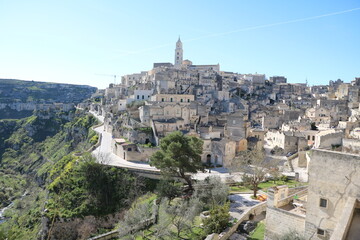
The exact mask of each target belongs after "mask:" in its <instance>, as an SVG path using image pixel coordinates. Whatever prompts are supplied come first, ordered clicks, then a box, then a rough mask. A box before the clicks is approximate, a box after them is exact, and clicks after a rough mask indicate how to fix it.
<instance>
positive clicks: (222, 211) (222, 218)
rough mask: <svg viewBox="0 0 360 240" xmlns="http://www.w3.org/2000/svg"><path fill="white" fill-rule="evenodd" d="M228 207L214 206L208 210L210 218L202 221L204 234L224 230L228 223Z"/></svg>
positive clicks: (226, 204) (227, 204)
mask: <svg viewBox="0 0 360 240" xmlns="http://www.w3.org/2000/svg"><path fill="white" fill-rule="evenodd" d="M229 208H230V205H229V203H225V204H224V205H216V206H215V207H214V208H213V209H212V210H210V217H208V218H205V219H204V221H203V222H204V228H205V233H206V234H211V233H220V232H221V231H222V230H224V229H225V228H226V227H227V226H228V223H229V219H230V213H229Z"/></svg>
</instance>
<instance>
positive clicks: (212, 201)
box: [194, 176, 229, 208]
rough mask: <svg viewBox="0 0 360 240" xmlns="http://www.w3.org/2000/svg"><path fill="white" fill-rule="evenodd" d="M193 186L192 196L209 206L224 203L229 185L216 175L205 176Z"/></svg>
mask: <svg viewBox="0 0 360 240" xmlns="http://www.w3.org/2000/svg"><path fill="white" fill-rule="evenodd" d="M194 188H195V192H194V197H197V198H199V199H200V201H201V202H203V203H204V204H206V205H207V206H208V207H209V208H213V207H214V206H216V205H223V204H225V203H226V201H227V196H228V195H229V187H228V186H227V185H226V184H225V183H223V182H222V181H221V179H220V177H217V176H216V177H215V176H212V177H207V178H205V180H204V181H199V182H197V183H196V184H195V185H194Z"/></svg>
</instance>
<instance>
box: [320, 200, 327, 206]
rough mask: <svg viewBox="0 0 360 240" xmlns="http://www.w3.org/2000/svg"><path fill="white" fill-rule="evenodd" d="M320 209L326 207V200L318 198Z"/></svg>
mask: <svg viewBox="0 0 360 240" xmlns="http://www.w3.org/2000/svg"><path fill="white" fill-rule="evenodd" d="M320 207H323V208H326V207H327V199H325V198H320Z"/></svg>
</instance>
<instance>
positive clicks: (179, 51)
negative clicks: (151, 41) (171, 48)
mask: <svg viewBox="0 0 360 240" xmlns="http://www.w3.org/2000/svg"><path fill="white" fill-rule="evenodd" d="M182 61H183V48H182V42H181V40H180V37H179V40H178V41H177V42H176V48H175V68H180V67H181V65H182Z"/></svg>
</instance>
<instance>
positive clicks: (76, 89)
mask: <svg viewBox="0 0 360 240" xmlns="http://www.w3.org/2000/svg"><path fill="white" fill-rule="evenodd" d="M95 90H96V88H94V87H90V86H85V85H74V84H61V83H48V82H36V81H23V80H15V79H0V103H19V102H21V103H28V102H33V103H79V102H82V101H83V100H84V99H87V98H89V97H90V96H91V94H92V93H94V92H95Z"/></svg>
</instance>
